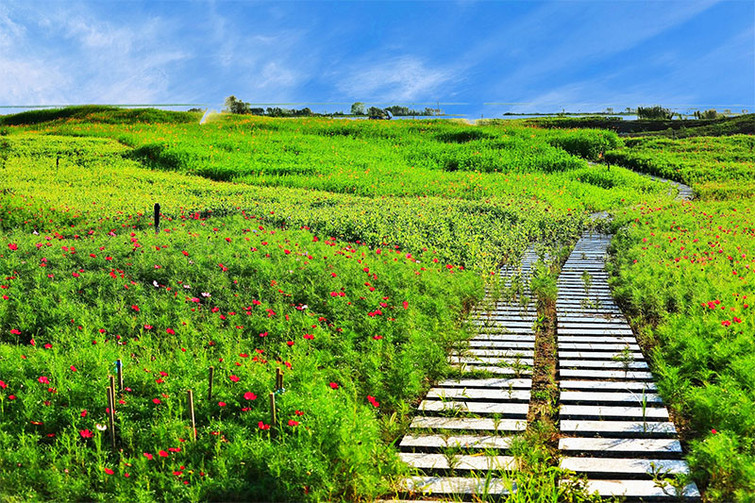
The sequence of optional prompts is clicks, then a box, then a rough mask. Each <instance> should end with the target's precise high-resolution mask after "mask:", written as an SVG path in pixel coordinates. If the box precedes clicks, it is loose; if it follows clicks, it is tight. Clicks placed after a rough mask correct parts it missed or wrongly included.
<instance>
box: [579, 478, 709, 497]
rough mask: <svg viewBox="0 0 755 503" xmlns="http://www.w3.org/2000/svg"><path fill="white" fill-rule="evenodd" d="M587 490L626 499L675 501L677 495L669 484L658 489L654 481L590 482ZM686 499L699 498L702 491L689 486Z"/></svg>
mask: <svg viewBox="0 0 755 503" xmlns="http://www.w3.org/2000/svg"><path fill="white" fill-rule="evenodd" d="M585 489H586V490H587V492H589V493H591V494H592V493H596V492H597V493H598V494H600V495H601V496H604V497H609V496H617V497H621V496H624V497H626V498H667V499H668V500H669V501H675V500H674V497H675V496H676V493H675V492H674V488H673V487H671V486H670V485H669V484H666V485H665V487H658V485H657V484H656V483H655V482H654V481H652V480H588V481H587V484H585ZM681 496H683V497H686V498H699V497H700V491H699V490H698V489H697V486H696V485H695V484H689V485H687V486H686V487H685V488H684V490H683V492H682V495H681Z"/></svg>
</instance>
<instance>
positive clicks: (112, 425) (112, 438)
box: [107, 386, 115, 450]
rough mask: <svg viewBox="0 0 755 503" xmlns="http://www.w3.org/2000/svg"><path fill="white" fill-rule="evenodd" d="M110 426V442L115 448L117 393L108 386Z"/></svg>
mask: <svg viewBox="0 0 755 503" xmlns="http://www.w3.org/2000/svg"><path fill="white" fill-rule="evenodd" d="M107 404H108V426H109V429H110V443H111V445H112V447H113V450H115V395H114V393H113V388H112V387H110V386H108V387H107Z"/></svg>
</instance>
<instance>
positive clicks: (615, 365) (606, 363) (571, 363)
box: [559, 360, 648, 370]
mask: <svg viewBox="0 0 755 503" xmlns="http://www.w3.org/2000/svg"><path fill="white" fill-rule="evenodd" d="M559 367H562V368H583V367H584V368H598V369H622V370H623V369H625V368H628V369H647V368H648V364H647V362H644V361H639V362H638V361H634V362H627V363H624V362H619V361H613V360H595V361H592V360H559Z"/></svg>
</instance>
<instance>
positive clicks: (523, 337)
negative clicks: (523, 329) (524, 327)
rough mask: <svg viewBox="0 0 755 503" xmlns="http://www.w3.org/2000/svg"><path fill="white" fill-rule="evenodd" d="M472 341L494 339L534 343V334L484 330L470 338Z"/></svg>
mask: <svg viewBox="0 0 755 503" xmlns="http://www.w3.org/2000/svg"><path fill="white" fill-rule="evenodd" d="M471 340H472V341H494V342H508V341H512V342H528V343H530V344H533V345H534V344H535V336H534V335H521V334H519V335H517V334H500V333H489V332H484V333H480V334H478V335H476V336H474V338H472V339H471Z"/></svg>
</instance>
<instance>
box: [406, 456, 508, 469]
mask: <svg viewBox="0 0 755 503" xmlns="http://www.w3.org/2000/svg"><path fill="white" fill-rule="evenodd" d="M398 455H399V457H400V458H401V461H403V462H404V463H406V464H408V465H409V466H413V467H414V468H417V469H420V470H450V469H452V468H453V469H454V470H464V471H469V470H474V471H486V472H487V471H490V470H503V471H507V472H509V471H513V470H516V461H515V460H514V458H513V457H511V456H474V455H468V454H457V455H456V456H446V455H444V454H436V453H424V452H399V453H398Z"/></svg>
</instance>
